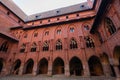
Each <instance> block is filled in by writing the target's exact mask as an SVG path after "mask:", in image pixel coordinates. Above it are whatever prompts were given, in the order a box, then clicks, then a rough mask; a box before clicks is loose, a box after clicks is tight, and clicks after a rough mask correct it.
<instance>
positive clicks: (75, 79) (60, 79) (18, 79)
mask: <svg viewBox="0 0 120 80" xmlns="http://www.w3.org/2000/svg"><path fill="white" fill-rule="evenodd" d="M0 80H120V78H118V79H117V78H114V77H80V76H71V77H65V76H51V77H48V76H41V75H38V76H31V75H23V76H17V75H10V76H5V77H1V78H0Z"/></svg>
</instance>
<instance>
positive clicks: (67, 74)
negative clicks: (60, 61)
mask: <svg viewBox="0 0 120 80" xmlns="http://www.w3.org/2000/svg"><path fill="white" fill-rule="evenodd" d="M65 76H70V69H69V64H65Z"/></svg>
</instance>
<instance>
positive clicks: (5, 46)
mask: <svg viewBox="0 0 120 80" xmlns="http://www.w3.org/2000/svg"><path fill="white" fill-rule="evenodd" d="M7 50H8V42H7V41H5V42H3V43H2V45H1V47H0V51H2V52H7Z"/></svg>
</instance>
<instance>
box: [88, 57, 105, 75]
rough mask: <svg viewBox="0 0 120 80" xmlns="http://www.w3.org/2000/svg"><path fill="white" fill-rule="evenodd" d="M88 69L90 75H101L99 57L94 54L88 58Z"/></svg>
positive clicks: (101, 69)
mask: <svg viewBox="0 0 120 80" xmlns="http://www.w3.org/2000/svg"><path fill="white" fill-rule="evenodd" d="M88 64H89V70H90V75H91V76H101V75H103V68H102V64H101V62H100V59H99V58H98V57H96V56H92V57H90V59H89V60H88Z"/></svg>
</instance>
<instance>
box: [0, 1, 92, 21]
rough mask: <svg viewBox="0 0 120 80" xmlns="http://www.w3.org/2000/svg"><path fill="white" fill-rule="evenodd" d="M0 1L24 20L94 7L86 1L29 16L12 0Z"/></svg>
mask: <svg viewBox="0 0 120 80" xmlns="http://www.w3.org/2000/svg"><path fill="white" fill-rule="evenodd" d="M0 2H1V3H2V4H3V5H4V6H6V7H7V8H8V9H10V10H11V11H12V12H13V13H15V14H16V15H17V16H18V17H19V18H21V19H22V20H23V21H24V22H28V21H33V20H38V19H44V18H49V17H55V16H60V15H65V14H69V13H74V12H78V11H84V10H89V9H92V7H91V6H89V4H88V2H84V3H80V4H77V5H72V6H68V7H64V8H59V9H55V10H51V11H47V12H43V13H38V14H33V15H30V16H27V15H26V14H25V13H24V12H23V11H22V10H21V9H20V8H19V7H18V6H17V5H16V4H15V3H14V2H13V1H12V0H1V1H0ZM93 3H94V0H93Z"/></svg>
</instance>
